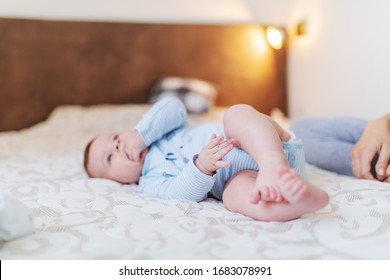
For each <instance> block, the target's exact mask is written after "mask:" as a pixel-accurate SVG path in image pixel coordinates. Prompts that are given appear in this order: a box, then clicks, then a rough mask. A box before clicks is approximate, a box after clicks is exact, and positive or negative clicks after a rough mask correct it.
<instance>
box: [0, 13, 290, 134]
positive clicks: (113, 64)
mask: <svg viewBox="0 0 390 280" xmlns="http://www.w3.org/2000/svg"><path fill="white" fill-rule="evenodd" d="M264 33H265V32H264V27H262V26H259V25H247V24H245V25H241V24H240V25H239V24H237V25H193V24H191V25H190V24H139V23H119V22H82V21H80V22H75V21H46V20H29V19H10V18H3V19H0V131H4V130H17V129H21V128H24V127H28V126H30V125H32V124H35V123H37V122H39V121H42V120H44V119H45V118H46V117H47V116H48V114H49V113H50V112H51V110H52V109H53V108H55V107H56V106H59V105H65V104H79V105H94V104H108V103H109V104H123V103H144V102H147V101H148V98H149V91H150V88H151V86H152V84H153V83H154V82H155V81H156V80H157V79H159V78H162V77H166V76H179V77H186V78H198V79H203V80H206V81H208V82H211V83H213V84H214V85H216V87H217V89H218V97H217V105H231V104H235V103H248V104H250V105H252V106H254V107H256V108H257V109H259V110H261V111H262V112H264V113H269V112H270V110H271V109H272V108H274V107H279V108H280V109H281V110H283V111H284V112H285V113H287V112H286V109H287V104H286V103H287V101H286V49H285V47H283V48H282V49H280V50H274V49H272V48H271V47H270V46H268V45H267V44H266V43H265V39H264V38H265V37H264Z"/></svg>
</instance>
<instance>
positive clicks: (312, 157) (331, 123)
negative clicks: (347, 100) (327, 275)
mask: <svg viewBox="0 0 390 280" xmlns="http://www.w3.org/2000/svg"><path fill="white" fill-rule="evenodd" d="M366 125H367V121H364V120H360V119H356V118H302V119H298V120H296V121H294V122H293V123H292V125H291V130H292V131H293V132H294V134H295V135H296V136H297V138H300V139H301V140H302V143H303V150H304V152H305V157H306V161H307V162H308V163H309V164H312V165H314V166H317V167H319V168H322V169H325V170H329V171H332V172H335V173H339V174H343V175H348V176H353V173H352V167H351V151H352V148H353V147H354V145H355V144H356V142H357V141H358V140H359V139H360V137H361V135H362V133H363V131H364V129H365V127H366Z"/></svg>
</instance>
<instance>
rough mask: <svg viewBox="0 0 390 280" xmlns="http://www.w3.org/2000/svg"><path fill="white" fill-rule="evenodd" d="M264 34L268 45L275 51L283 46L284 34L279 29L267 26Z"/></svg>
mask: <svg viewBox="0 0 390 280" xmlns="http://www.w3.org/2000/svg"><path fill="white" fill-rule="evenodd" d="M265 33H266V37H267V41H268V43H269V44H270V45H271V46H272V47H273V48H274V49H275V50H278V49H280V48H281V47H282V46H283V41H284V32H283V31H282V30H281V29H279V28H277V27H275V26H271V25H270V26H267V28H266V30H265Z"/></svg>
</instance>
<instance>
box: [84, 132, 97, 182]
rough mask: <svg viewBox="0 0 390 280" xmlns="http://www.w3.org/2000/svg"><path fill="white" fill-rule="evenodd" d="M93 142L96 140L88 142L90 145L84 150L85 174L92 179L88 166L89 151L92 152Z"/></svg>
mask: <svg viewBox="0 0 390 280" xmlns="http://www.w3.org/2000/svg"><path fill="white" fill-rule="evenodd" d="M93 140H95V139H92V140H91V141H89V142H88V144H87V146H86V147H85V150H84V169H85V172H87V174H88V176H89V177H91V178H92V175H91V173H90V172H89V169H88V165H89V151H90V150H91V145H92V143H93Z"/></svg>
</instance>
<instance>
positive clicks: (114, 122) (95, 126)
mask: <svg viewBox="0 0 390 280" xmlns="http://www.w3.org/2000/svg"><path fill="white" fill-rule="evenodd" d="M146 110H147V106H145V105H122V106H108V105H106V106H95V107H89V108H85V107H78V106H64V107H60V108H58V109H56V110H55V111H54V112H53V113H52V115H51V116H50V118H49V119H48V120H47V121H45V122H43V123H41V124H38V125H36V126H34V127H32V128H29V129H26V130H23V131H20V132H6V133H0V190H1V191H3V192H4V193H7V194H8V195H11V196H13V197H14V198H16V199H18V200H20V201H22V202H23V203H24V204H25V205H27V206H28V207H29V208H30V209H31V210H32V212H33V214H34V216H35V232H34V233H33V234H30V235H27V236H24V237H21V238H18V239H14V240H12V241H8V242H0V259H390V215H389V214H390V184H386V183H379V182H373V181H365V180H357V179H354V178H350V177H344V176H338V175H336V174H333V173H330V172H326V171H323V170H320V169H317V168H314V167H312V166H308V171H309V180H310V181H311V182H313V183H315V184H317V185H318V186H320V187H321V188H323V189H324V190H326V191H327V192H328V193H329V195H330V204H329V205H328V206H326V207H325V208H323V209H321V210H320V211H317V212H314V213H310V214H307V215H304V216H303V217H302V218H300V219H297V220H294V221H289V222H258V221H254V220H252V219H250V218H247V217H244V216H242V215H239V214H235V213H231V212H229V211H227V210H226V209H224V207H223V205H222V204H221V202H218V201H215V200H213V199H207V200H206V201H203V202H201V203H195V202H188V201H179V200H174V201H163V200H159V199H156V198H150V197H147V196H143V195H140V194H137V193H135V192H134V191H133V188H132V186H129V185H125V186H121V185H119V184H117V183H115V182H112V181H109V180H103V179H88V178H87V176H86V174H85V173H84V171H83V168H82V157H83V150H84V146H85V144H86V142H87V141H88V140H89V139H90V138H91V137H93V136H95V135H96V134H98V133H100V132H104V131H108V130H110V129H114V130H122V129H125V128H126V127H131V126H133V125H134V124H135V123H136V122H137V121H138V119H139V117H140V116H141V114H142V113H143V112H145V111H146ZM220 117H221V110H216V111H215V112H213V113H212V114H211V115H210V116H204V117H197V118H192V119H191V120H190V121H191V122H193V123H195V122H201V121H205V120H218V119H220Z"/></svg>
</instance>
